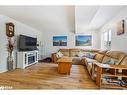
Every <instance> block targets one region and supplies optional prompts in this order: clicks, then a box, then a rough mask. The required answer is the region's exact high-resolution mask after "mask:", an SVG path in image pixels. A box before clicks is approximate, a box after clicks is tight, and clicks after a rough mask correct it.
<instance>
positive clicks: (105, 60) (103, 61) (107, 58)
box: [102, 55, 111, 63]
mask: <svg viewBox="0 0 127 95" xmlns="http://www.w3.org/2000/svg"><path fill="white" fill-rule="evenodd" d="M110 59H111V57H108V56H106V55H105V56H104V58H103V60H102V63H105V62H107V61H108V60H110Z"/></svg>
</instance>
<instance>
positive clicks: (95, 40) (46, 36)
mask: <svg viewBox="0 0 127 95" xmlns="http://www.w3.org/2000/svg"><path fill="white" fill-rule="evenodd" d="M82 31H83V30H82ZM97 32H98V31H87V32H84V33H83V34H74V32H70V31H69V29H68V28H67V27H66V28H62V29H59V30H49V31H44V32H43V47H42V48H43V58H45V57H48V56H51V53H53V52H56V51H58V50H59V49H60V48H87V49H90V48H93V49H99V48H100V39H99V37H100V36H99V35H98V33H97ZM61 35H64V36H67V46H53V36H61ZM75 35H92V46H86V47H84V46H75Z"/></svg>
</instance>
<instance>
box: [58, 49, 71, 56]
mask: <svg viewBox="0 0 127 95" xmlns="http://www.w3.org/2000/svg"><path fill="white" fill-rule="evenodd" d="M59 51H60V52H61V53H62V54H63V55H64V56H69V49H60V50H59Z"/></svg>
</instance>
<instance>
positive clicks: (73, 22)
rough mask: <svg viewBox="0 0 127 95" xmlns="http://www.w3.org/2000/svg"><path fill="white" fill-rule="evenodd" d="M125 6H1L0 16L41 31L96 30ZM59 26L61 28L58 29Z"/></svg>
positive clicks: (77, 31) (76, 31)
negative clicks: (5, 16) (63, 29)
mask: <svg viewBox="0 0 127 95" xmlns="http://www.w3.org/2000/svg"><path fill="white" fill-rule="evenodd" d="M124 7H125V6H76V7H74V6H1V7H0V14H3V15H7V16H9V17H11V18H13V19H15V20H18V21H20V22H22V23H25V24H27V25H29V26H31V27H33V28H36V29H37V30H39V31H46V30H49V29H50V30H52V29H57V28H61V29H62V28H63V27H64V28H69V31H71V32H72V31H75V33H80V32H81V31H79V30H80V28H83V29H84V31H85V30H86V31H87V30H95V29H99V28H100V27H102V26H103V25H104V24H106V23H107V22H108V21H110V20H111V19H112V18H113V17H114V16H115V15H117V14H118V13H119V12H120V10H122V9H123V8H124ZM58 26H59V27H58Z"/></svg>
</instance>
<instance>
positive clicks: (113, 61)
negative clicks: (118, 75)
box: [103, 58, 118, 65]
mask: <svg viewBox="0 0 127 95" xmlns="http://www.w3.org/2000/svg"><path fill="white" fill-rule="evenodd" d="M117 61H118V60H115V59H112V58H111V59H109V60H107V61H106V62H105V63H103V64H112V65H115V64H116V63H117Z"/></svg>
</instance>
